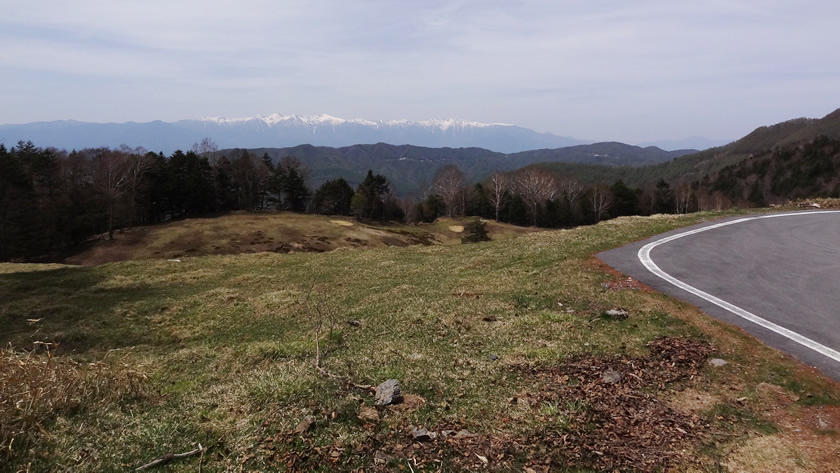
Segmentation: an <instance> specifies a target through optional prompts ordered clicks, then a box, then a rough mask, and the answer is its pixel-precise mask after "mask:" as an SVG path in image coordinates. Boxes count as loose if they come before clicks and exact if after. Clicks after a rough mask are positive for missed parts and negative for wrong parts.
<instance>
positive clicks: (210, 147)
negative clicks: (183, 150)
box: [192, 138, 219, 166]
mask: <svg viewBox="0 0 840 473" xmlns="http://www.w3.org/2000/svg"><path fill="white" fill-rule="evenodd" d="M192 151H193V152H194V153H195V154H197V155H199V156H201V155H206V156H207V160H208V162H210V165H211V166H215V165H216V159H217V156H216V154H217V153H216V152H217V151H219V145H217V144H216V143H215V142H214V141H213V140H211V139H210V138H204V139H202V140H201V143H193V145H192Z"/></svg>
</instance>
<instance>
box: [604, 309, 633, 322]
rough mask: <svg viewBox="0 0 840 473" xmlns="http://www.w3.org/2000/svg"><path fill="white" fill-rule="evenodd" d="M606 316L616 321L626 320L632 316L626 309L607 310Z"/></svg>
mask: <svg viewBox="0 0 840 473" xmlns="http://www.w3.org/2000/svg"><path fill="white" fill-rule="evenodd" d="M604 315H606V316H607V317H609V318H611V319H616V320H624V319H626V318H627V317H629V316H630V314H629V313H628V312H627V311H626V310H624V309H610V310H606V311H604Z"/></svg>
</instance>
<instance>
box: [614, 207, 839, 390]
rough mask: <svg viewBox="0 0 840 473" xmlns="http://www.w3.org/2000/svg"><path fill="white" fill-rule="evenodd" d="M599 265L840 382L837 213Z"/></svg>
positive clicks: (672, 241) (692, 236)
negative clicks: (646, 286) (701, 311)
mask: <svg viewBox="0 0 840 473" xmlns="http://www.w3.org/2000/svg"><path fill="white" fill-rule="evenodd" d="M598 257H599V258H600V259H601V260H602V261H603V262H605V263H607V264H608V265H610V266H612V267H613V268H615V269H617V270H618V271H620V272H622V273H624V274H626V275H628V276H630V277H632V278H634V279H637V280H639V281H642V282H644V283H646V284H648V285H650V286H651V287H653V288H655V289H656V290H658V291H660V292H664V293H666V294H670V295H672V296H675V297H677V298H679V299H682V300H684V301H686V302H689V303H691V304H693V305H695V306H697V307H699V308H700V309H701V310H703V311H704V312H706V313H707V314H709V315H711V316H713V317H715V318H717V319H720V320H723V321H725V322H729V323H732V324H734V325H737V326H739V327H741V328H743V329H745V330H746V331H748V332H750V333H751V334H753V335H755V336H756V337H758V338H759V339H761V340H762V341H764V342H765V343H767V344H768V345H770V346H773V347H775V348H778V349H779V350H782V351H785V352H787V353H790V354H792V355H793V356H795V357H796V358H798V359H800V360H801V361H803V362H805V363H807V364H809V365H811V366H814V367H816V368H817V369H819V370H820V371H822V372H823V373H825V374H826V375H828V376H831V377H832V378H834V379H836V380H838V381H840V212H837V211H814V212H790V213H781V214H771V215H757V216H751V217H746V218H744V217H737V218H730V219H726V220H720V221H715V222H710V223H706V224H700V225H696V226H693V227H688V228H682V229H679V230H675V231H672V232H668V233H665V234H662V235H658V236H656V237H653V238H650V239H648V240H644V241H640V242H636V243H633V244H630V245H627V246H624V247H622V248H618V249H615V250H610V251H606V252H604V253H601V254H599V255H598Z"/></svg>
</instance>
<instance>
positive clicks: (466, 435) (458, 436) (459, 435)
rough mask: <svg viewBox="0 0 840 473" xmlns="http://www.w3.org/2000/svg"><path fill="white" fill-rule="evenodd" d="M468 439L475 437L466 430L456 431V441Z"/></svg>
mask: <svg viewBox="0 0 840 473" xmlns="http://www.w3.org/2000/svg"><path fill="white" fill-rule="evenodd" d="M469 437H475V434H474V433H472V432H470V431H469V430H467V429H461V430H459V431H458V433H457V434H455V438H456V439H465V438H469Z"/></svg>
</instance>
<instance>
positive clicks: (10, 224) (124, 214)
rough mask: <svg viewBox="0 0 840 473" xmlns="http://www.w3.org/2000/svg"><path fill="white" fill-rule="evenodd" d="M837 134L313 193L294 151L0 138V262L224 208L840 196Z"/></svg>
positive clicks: (551, 207)
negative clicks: (614, 175)
mask: <svg viewBox="0 0 840 473" xmlns="http://www.w3.org/2000/svg"><path fill="white" fill-rule="evenodd" d="M838 160H840V142H838V141H835V140H832V139H829V138H825V137H821V138H818V139H816V140H812V141H811V142H810V143H807V144H800V145H797V146H795V147H792V148H785V149H776V150H774V151H768V152H766V153H762V154H757V155H755V156H752V157H750V158H749V159H747V160H745V161H743V162H740V163H738V164H735V165H732V166H729V167H726V168H723V169H722V170H721V171H720V172H718V173H716V174H714V175H711V174H707V175H705V176H704V177H703V178H702V179H700V180H696V181H694V182H685V181H681V180H676V181H674V182H671V183H668V182H665V181H664V180H659V181H658V182H657V183H656V184H655V185H653V184H650V185H645V186H642V187H641V188H631V187H628V186H627V185H625V184H624V183H623V182H622V181H621V180H618V181H616V182H613V183H606V182H596V183H594V184H588V185H584V184H582V183H581V182H580V181H578V180H576V179H575V178H574V177H571V176H569V175H560V174H558V173H556V172H551V171H550V170H546V169H545V168H544V167H540V166H536V165H535V166H527V167H525V168H522V169H519V170H516V171H511V172H504V173H502V172H497V173H495V174H493V175H492V176H491V177H490V178H488V179H487V180H485V181H484V182H479V183H470V182H468V180H467V178H466V177H465V174H464V173H463V172H462V171H461V170H460V169H459V168H458V167H457V166H456V165H446V166H444V167H442V168H440V169H438V170H437V173H436V174H435V176H434V179H433V180H432V181H431V182H430V183H428V184H426V185H424V186H420V187H421V191H420V192H419V193H418V195H414V196H402V197H398V196H396V195H395V194H394V193H393V192H392V189H391V186H390V183H389V181H388V179H387V177H386V176H383V175H380V174H374V173H373V172H372V171H371V172H368V173H367V176H366V177H365V178H364V179H363V180H362V182H361V183H359V184H358V185H357V186H355V188H354V187H353V186H351V185H350V183H348V182H347V181H346V180H345V179H343V178H341V177H338V178H335V179H332V180H329V181H327V182H324V183H323V184H322V185H321V186H319V187H318V188H317V189H314V190H313V189H310V188H309V187H308V186H307V178H308V173H309V171H308V169H307V167H306V165H305V164H304V163H303V162H301V161H300V160H298V159H297V158H295V157H293V156H287V157H284V158H282V159H281V160H280V161H278V162H274V161H273V160H272V159H271V158H270V157H269V156H268V155H267V154H263V156H256V155H255V154H254V153H252V152H250V151H247V150H232V151H227V152H224V153H222V152H218V151H217V150H216V148H215V146H214V145H213V144H212V142H211V141H209V140H204V141H203V142H202V143H197V144H196V145H194V146H193V149H192V150H191V151H187V152H183V151H176V152H174V153H173V154H172V155H171V156H164V155H163V154H161V153H151V152H146V151H145V150H143V149H129V148H127V147H121V148H119V149H109V148H94V149H82V150H74V151H71V152H67V151H63V150H56V149H53V148H39V147H36V146H35V145H34V144H33V143H31V142H19V143H18V144H17V145H16V146H14V147H12V148H10V149H7V148H6V147H5V146H3V145H0V260H2V261H8V260H31V259H38V258H42V257H49V256H50V255H55V254H56V253H60V252H63V251H66V250H68V249H71V248H73V247H74V246H77V245H79V244H81V243H83V242H85V241H87V240H90V239H92V238H109V239H113V238H115V237H117V236H115V234H118V233H119V232H120V231H121V230H122V229H125V228H128V227H131V226H136V225H149V224H155V223H161V222H165V221H169V220H173V219H180V218H186V217H195V216H209V215H214V214H221V213H224V212H230V211H236V210H244V211H278V210H282V211H291V212H310V213H319V214H327V215H347V216H350V215H352V216H355V217H356V218H359V219H369V220H397V221H405V222H408V223H414V222H431V221H434V220H435V219H436V218H438V217H440V216H465V215H466V216H480V217H483V218H487V219H496V220H498V221H502V222H508V223H512V224H516V225H535V226H540V227H546V228H561V227H571V226H576V225H581V224H591V223H596V222H598V221H600V220H603V219H607V218H613V217H618V216H622V215H649V214H653V213H685V212H691V211H695V210H698V209H700V210H708V209H714V208H717V209H722V208H726V207H729V206H733V205H738V206H754V205H755V206H762V205H766V204H767V203H768V202H771V203H772V202H773V201H777V200H779V199H784V198H790V197H806V196H823V195H825V196H828V195H837V194H838V192H839V191H840V178H839V177H838V176H837V173H838V170H840V162H838Z"/></svg>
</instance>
